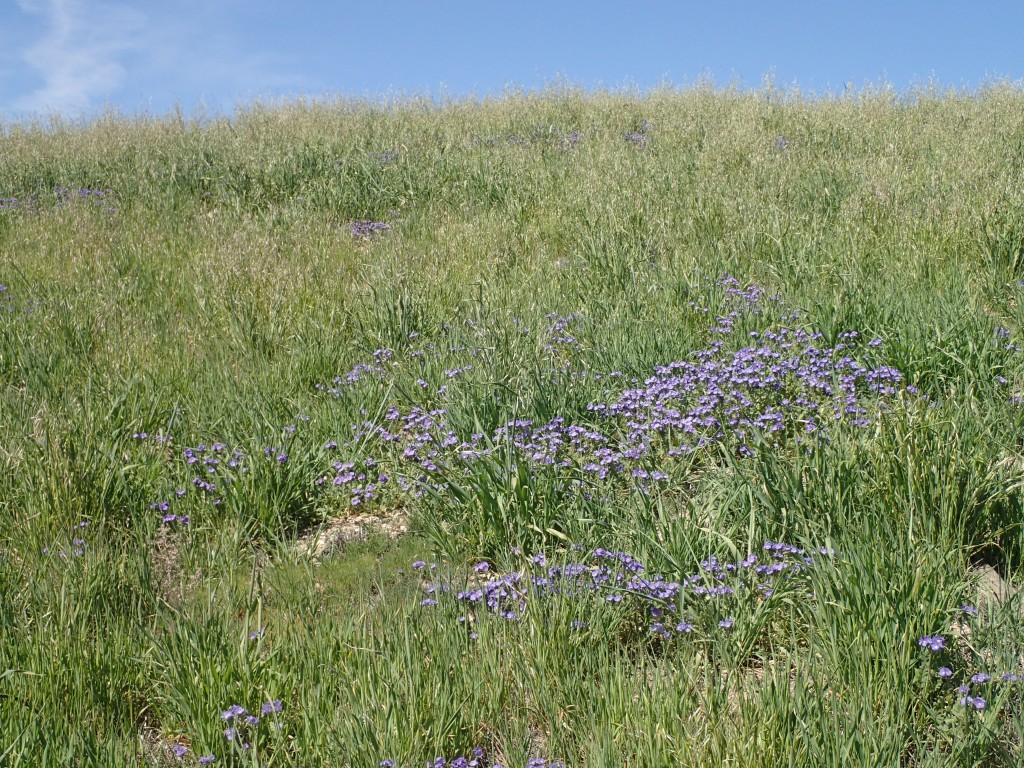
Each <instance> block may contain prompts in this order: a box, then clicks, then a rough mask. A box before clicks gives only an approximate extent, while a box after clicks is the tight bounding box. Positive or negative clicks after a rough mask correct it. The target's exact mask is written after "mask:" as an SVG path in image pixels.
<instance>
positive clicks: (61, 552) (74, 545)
mask: <svg viewBox="0 0 1024 768" xmlns="http://www.w3.org/2000/svg"><path fill="white" fill-rule="evenodd" d="M88 527H89V522H88V521H87V520H81V521H79V522H77V523H75V524H74V525H73V526H71V537H72V538H71V545H70V546H69V547H68V548H67V549H63V548H61V549H58V550H57V557H59V558H61V559H62V560H66V559H67V557H68V551H70V552H71V556H72V557H81V556H82V555H84V554H85V547H86V543H85V539H83V538H81V536H80V534H78V533H76V532H77V531H79V530H83V531H84V530H85V529H86V528H88ZM49 553H50V547H43V551H42V554H44V555H48V554H49Z"/></svg>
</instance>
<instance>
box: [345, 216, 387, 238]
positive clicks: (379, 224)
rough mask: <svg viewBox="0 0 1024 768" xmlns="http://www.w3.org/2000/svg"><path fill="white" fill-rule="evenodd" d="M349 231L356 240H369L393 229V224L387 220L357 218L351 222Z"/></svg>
mask: <svg viewBox="0 0 1024 768" xmlns="http://www.w3.org/2000/svg"><path fill="white" fill-rule="evenodd" d="M348 228H349V231H350V232H351V233H352V237H353V238H355V239H356V240H361V241H364V242H365V241H369V240H373V239H374V238H376V237H378V236H380V235H383V234H385V233H386V232H388V231H390V230H391V225H390V224H389V223H388V222H386V221H373V220H372V219H356V220H355V221H351V222H349V225H348Z"/></svg>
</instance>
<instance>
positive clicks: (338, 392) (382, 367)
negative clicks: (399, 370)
mask: <svg viewBox="0 0 1024 768" xmlns="http://www.w3.org/2000/svg"><path fill="white" fill-rule="evenodd" d="M394 357H395V353H394V352H392V351H391V350H390V349H378V350H375V351H374V353H373V361H372V362H367V363H357V364H356V365H355V366H353V367H352V369H351V370H349V371H348V373H344V374H341V375H339V376H335V377H334V379H333V380H332V383H333V386H328V385H326V384H317V385H316V388H317V389H318V390H320V391H322V392H325V393H326V394H328V395H332V396H334V397H341V396H342V394H343V392H344V387H345V385H352V384H358V383H359V382H360V381H362V380H363V379H365V378H384V377H385V376H386V375H387V373H388V371H389V370H390V369H391V368H394V367H395V366H396V365H397V363H396V362H395V360H394Z"/></svg>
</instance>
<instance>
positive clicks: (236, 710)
mask: <svg viewBox="0 0 1024 768" xmlns="http://www.w3.org/2000/svg"><path fill="white" fill-rule="evenodd" d="M283 709H284V704H283V703H282V702H281V701H280V700H279V699H274V700H273V701H268V702H266V703H264V704H263V706H262V707H260V713H259V715H256V714H253V713H251V712H249V711H248V710H247V709H246V708H245V707H243V706H241V705H240V704H232V705H231V706H230V707H228V708H227V709H225V710H224V711H223V712H221V713H220V717H221V720H223V721H224V722H225V723H226V724H227V726H228V727H227V728H225V729H224V738H225V739H226V740H227V741H229V742H234V743H236V744H237V745H238V746H239V747H240V748H241V749H242V751H243V752H244V751H248V750H249V749H250V748H251V747H252V744H251V743H250V742H249V741H247V740H246V739H248V738H252V737H253V736H254V735H255V733H256V729H257V728H258V727H259V725H260V723H261V722H263V723H266V722H270V721H271V719H272V722H273V725H274V726H275V727H276V728H277V729H278V730H280V729H281V728H282V727H283V726H282V724H281V723H280V722H279V721H278V720H277V715H278V714H280V713H281V711H282V710H283ZM210 757H211V760H210V762H213V756H212V755H211V756H210Z"/></svg>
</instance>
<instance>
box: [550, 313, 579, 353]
mask: <svg viewBox="0 0 1024 768" xmlns="http://www.w3.org/2000/svg"><path fill="white" fill-rule="evenodd" d="M546 317H547V320H548V330H547V334H548V340H547V342H546V343H545V344H544V350H545V351H547V352H554V351H555V348H556V347H569V348H571V349H579V348H580V343H579V341H577V339H576V337H575V336H573V335H572V334H571V333H570V332H569V326H570V325H571V324H572V323H573V322H575V321H576V320H578V319H579V318H580V317H582V315H580V313H579V312H573V313H572V314H571V315H566V316H565V317H562V316H561V315H559V314H558V313H557V312H549V313H548V314H547V315H546Z"/></svg>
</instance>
